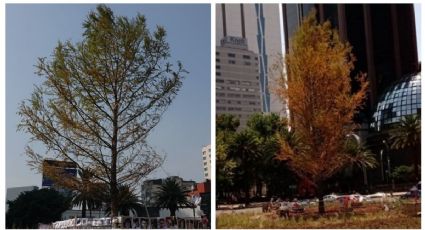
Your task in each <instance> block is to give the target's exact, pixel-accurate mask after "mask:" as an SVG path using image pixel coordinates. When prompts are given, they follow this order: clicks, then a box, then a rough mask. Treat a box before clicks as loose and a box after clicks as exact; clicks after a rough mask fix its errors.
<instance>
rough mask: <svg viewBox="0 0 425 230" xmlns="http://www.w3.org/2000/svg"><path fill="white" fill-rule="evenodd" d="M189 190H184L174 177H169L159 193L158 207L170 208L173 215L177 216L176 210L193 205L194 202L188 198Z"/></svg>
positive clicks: (157, 198)
mask: <svg viewBox="0 0 425 230" xmlns="http://www.w3.org/2000/svg"><path fill="white" fill-rule="evenodd" d="M187 192H188V191H184V190H183V188H182V187H181V186H180V184H179V183H178V182H177V181H176V180H174V179H172V178H167V179H166V180H165V182H164V184H163V185H161V187H160V191H159V193H158V194H157V197H156V200H157V205H158V207H161V208H168V209H169V210H170V215H171V216H176V211H177V210H178V209H179V208H185V207H192V206H193V204H192V203H191V202H190V201H189V200H188V199H187Z"/></svg>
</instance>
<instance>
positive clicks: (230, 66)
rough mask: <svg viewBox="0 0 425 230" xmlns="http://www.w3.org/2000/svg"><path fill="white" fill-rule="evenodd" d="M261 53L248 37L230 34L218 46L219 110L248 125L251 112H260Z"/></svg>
mask: <svg viewBox="0 0 425 230" xmlns="http://www.w3.org/2000/svg"><path fill="white" fill-rule="evenodd" d="M258 78H259V77H258V55H257V54H256V53H254V52H252V51H250V50H248V45H247V42H246V39H244V38H239V37H231V36H227V37H225V38H223V39H221V45H220V46H218V47H217V48H216V113H217V115H220V114H232V115H234V116H236V117H237V118H239V120H240V126H239V127H240V128H243V127H245V125H246V122H247V120H248V118H249V116H250V115H252V114H254V113H259V112H261V94H260V82H259V80H258Z"/></svg>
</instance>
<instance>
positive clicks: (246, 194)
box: [245, 186, 250, 208]
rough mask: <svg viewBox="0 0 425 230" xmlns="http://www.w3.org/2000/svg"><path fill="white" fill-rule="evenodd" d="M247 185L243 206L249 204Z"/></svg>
mask: <svg viewBox="0 0 425 230" xmlns="http://www.w3.org/2000/svg"><path fill="white" fill-rule="evenodd" d="M249 188H250V187H249V186H247V187H245V208H246V207H248V205H249Z"/></svg>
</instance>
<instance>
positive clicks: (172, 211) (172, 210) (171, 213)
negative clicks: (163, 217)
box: [170, 208, 176, 216]
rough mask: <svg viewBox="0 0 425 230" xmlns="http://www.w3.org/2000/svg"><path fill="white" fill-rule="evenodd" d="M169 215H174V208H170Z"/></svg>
mask: <svg viewBox="0 0 425 230" xmlns="http://www.w3.org/2000/svg"><path fill="white" fill-rule="evenodd" d="M170 216H176V209H175V208H170Z"/></svg>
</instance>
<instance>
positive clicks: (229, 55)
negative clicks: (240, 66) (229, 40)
mask: <svg viewBox="0 0 425 230" xmlns="http://www.w3.org/2000/svg"><path fill="white" fill-rule="evenodd" d="M227 56H228V57H236V54H234V53H228V54H227Z"/></svg>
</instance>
